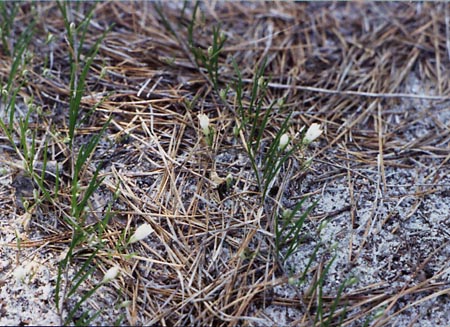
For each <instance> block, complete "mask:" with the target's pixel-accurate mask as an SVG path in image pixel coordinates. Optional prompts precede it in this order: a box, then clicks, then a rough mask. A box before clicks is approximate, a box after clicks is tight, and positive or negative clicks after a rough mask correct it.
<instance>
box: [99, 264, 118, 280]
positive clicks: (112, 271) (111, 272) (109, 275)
mask: <svg viewBox="0 0 450 327" xmlns="http://www.w3.org/2000/svg"><path fill="white" fill-rule="evenodd" d="M119 271H120V268H119V266H113V267H111V268H109V269H108V271H107V272H106V273H105V276H104V277H103V280H102V284H104V283H108V282H110V281H112V280H113V279H114V278H116V277H117V276H118V275H119Z"/></svg>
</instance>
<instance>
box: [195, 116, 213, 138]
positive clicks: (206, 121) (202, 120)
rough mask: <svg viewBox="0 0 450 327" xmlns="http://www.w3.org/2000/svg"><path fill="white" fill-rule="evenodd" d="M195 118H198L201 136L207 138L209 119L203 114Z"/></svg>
mask: <svg viewBox="0 0 450 327" xmlns="http://www.w3.org/2000/svg"><path fill="white" fill-rule="evenodd" d="M197 117H198V121H199V122H200V127H201V129H202V131H203V134H205V135H206V136H208V135H209V133H210V129H209V117H208V116H206V115H205V114H199V115H198V116H197Z"/></svg>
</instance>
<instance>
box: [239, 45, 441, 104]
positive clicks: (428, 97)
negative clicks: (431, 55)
mask: <svg viewBox="0 0 450 327" xmlns="http://www.w3.org/2000/svg"><path fill="white" fill-rule="evenodd" d="M417 53H418V52H417ZM416 57H417V55H416V56H414V58H411V59H414V60H410V62H409V63H408V66H410V65H412V63H414V61H415V58H416ZM400 80H401V79H400ZM242 82H245V83H253V80H251V79H248V78H243V79H242ZM268 86H269V87H273V88H276V89H295V90H300V91H310V92H318V93H325V94H333V95H353V96H360V97H368V98H386V99H387V98H409V99H422V100H430V101H444V100H450V96H439V95H419V94H411V93H372V92H359V91H339V90H330V89H324V88H320V87H313V86H303V85H295V86H292V85H287V84H281V83H272V82H269V83H268Z"/></svg>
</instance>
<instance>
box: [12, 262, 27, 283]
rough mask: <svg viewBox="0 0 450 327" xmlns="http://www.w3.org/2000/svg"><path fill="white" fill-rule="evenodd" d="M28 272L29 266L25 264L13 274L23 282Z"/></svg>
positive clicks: (17, 280) (17, 279)
mask: <svg viewBox="0 0 450 327" xmlns="http://www.w3.org/2000/svg"><path fill="white" fill-rule="evenodd" d="M27 274H28V268H27V267H25V266H18V267H17V268H16V269H15V270H14V272H13V276H14V278H15V280H16V282H18V283H19V282H23V281H24V280H25V277H27Z"/></svg>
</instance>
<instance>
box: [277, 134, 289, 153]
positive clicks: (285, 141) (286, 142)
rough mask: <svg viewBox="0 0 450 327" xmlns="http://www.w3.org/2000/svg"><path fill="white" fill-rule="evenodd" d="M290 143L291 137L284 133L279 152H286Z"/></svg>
mask: <svg viewBox="0 0 450 327" xmlns="http://www.w3.org/2000/svg"><path fill="white" fill-rule="evenodd" d="M288 143H289V136H288V135H287V134H286V133H284V134H283V135H281V137H280V144H278V150H280V151H281V150H284V149H285V148H286V146H287V144H288Z"/></svg>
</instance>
